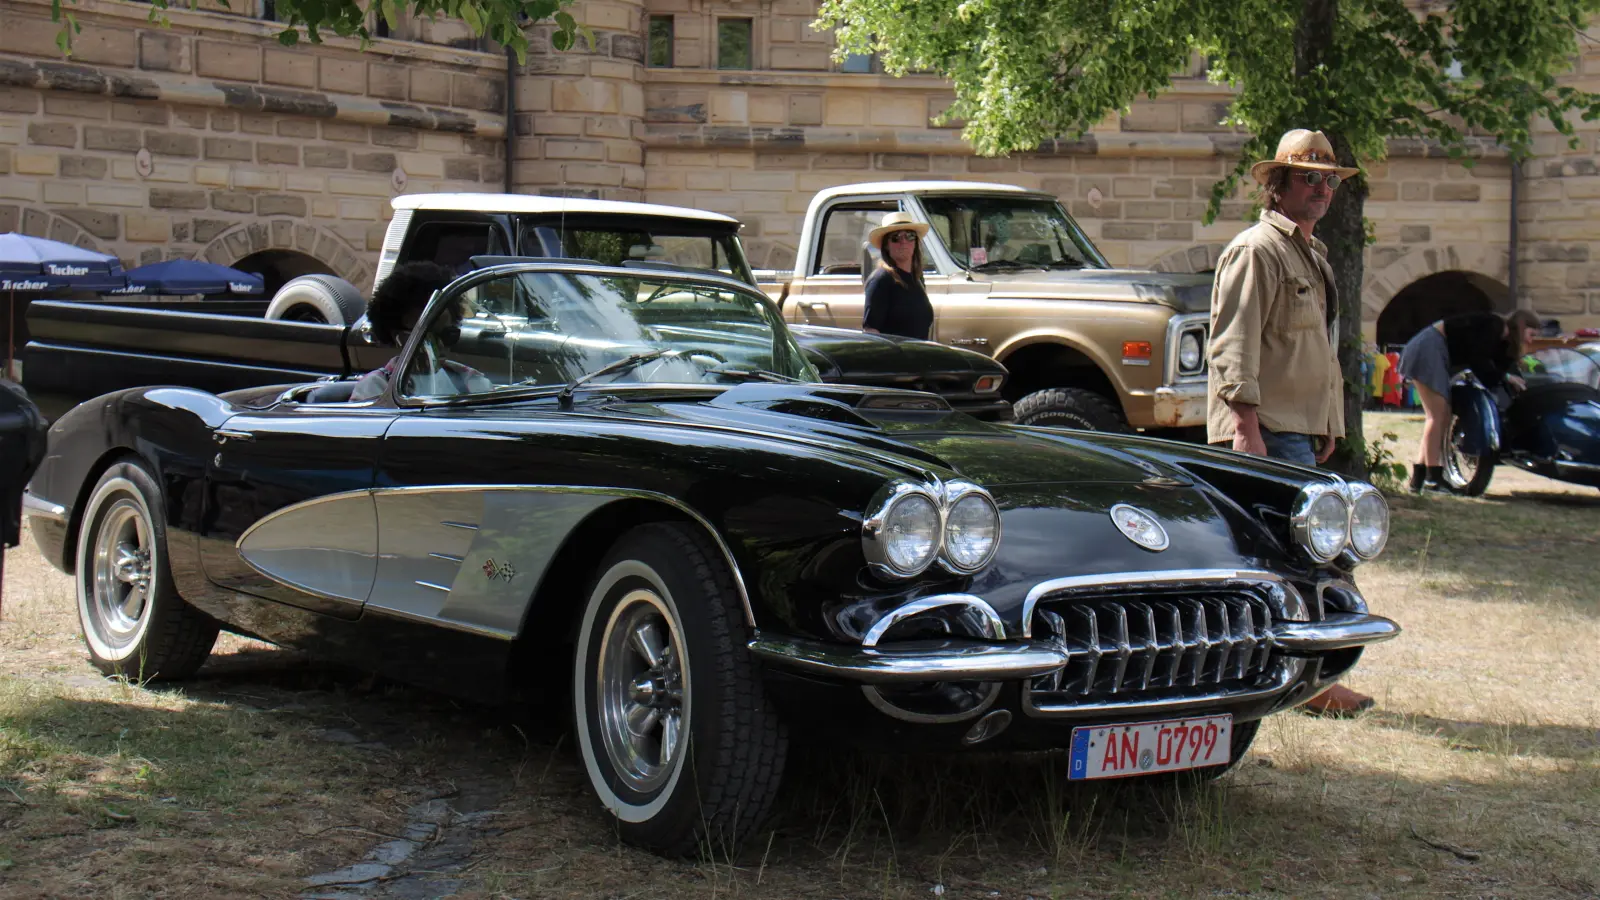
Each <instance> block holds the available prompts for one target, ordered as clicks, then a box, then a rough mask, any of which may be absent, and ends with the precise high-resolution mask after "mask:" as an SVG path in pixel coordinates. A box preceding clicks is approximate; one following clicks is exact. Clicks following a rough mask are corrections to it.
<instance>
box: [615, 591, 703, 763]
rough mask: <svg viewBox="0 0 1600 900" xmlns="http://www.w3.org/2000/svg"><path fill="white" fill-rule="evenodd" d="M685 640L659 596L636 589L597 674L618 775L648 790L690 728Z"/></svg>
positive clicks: (624, 603) (624, 604)
mask: <svg viewBox="0 0 1600 900" xmlns="http://www.w3.org/2000/svg"><path fill="white" fill-rule="evenodd" d="M682 660H683V638H682V636H681V634H680V631H679V628H678V623H677V622H676V621H675V620H674V618H673V616H672V613H671V611H670V609H669V608H668V606H667V605H666V603H665V602H664V601H663V600H662V599H661V597H659V596H658V595H657V594H656V593H655V592H654V591H651V590H647V589H640V590H633V591H629V592H628V593H627V594H626V595H625V596H624V597H623V598H622V600H621V601H619V602H618V603H617V607H616V609H615V610H613V611H612V613H611V618H610V620H609V621H608V622H607V623H606V630H605V634H604V636H603V637H602V638H601V642H600V666H599V671H598V672H597V673H596V674H597V681H598V685H597V687H598V691H597V695H598V698H599V701H600V703H599V717H600V723H599V724H600V733H601V737H602V739H603V741H604V743H605V747H606V755H607V757H609V759H610V760H611V767H612V770H613V771H615V772H616V773H617V775H619V776H621V778H622V779H623V781H624V782H626V784H627V786H628V787H629V788H631V789H632V790H635V791H638V792H640V793H647V792H649V791H652V790H655V789H656V788H658V787H660V786H661V785H662V784H663V783H664V782H665V781H666V779H667V777H668V776H669V775H670V774H671V773H672V770H673V768H674V764H675V763H676V762H677V759H678V757H679V755H681V754H682V752H683V749H684V745H685V737H686V735H685V734H684V728H685V727H686V726H687V725H688V716H687V710H686V709H685V705H684V693H685V691H686V690H687V689H688V680H687V678H686V676H685V672H684V667H683V663H682Z"/></svg>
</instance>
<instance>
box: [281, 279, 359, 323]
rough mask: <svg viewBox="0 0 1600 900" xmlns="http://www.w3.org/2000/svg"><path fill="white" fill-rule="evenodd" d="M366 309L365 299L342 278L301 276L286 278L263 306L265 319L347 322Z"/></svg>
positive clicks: (353, 286)
mask: <svg viewBox="0 0 1600 900" xmlns="http://www.w3.org/2000/svg"><path fill="white" fill-rule="evenodd" d="M366 311H367V301H366V298H364V297H362V296H361V291H359V290H358V289H357V288H356V286H355V285H353V284H351V283H350V282H348V281H345V280H344V279H343V278H340V277H338V276H337V275H301V276H300V277H299V278H293V279H290V280H289V281H288V282H287V283H286V284H284V286H283V287H282V288H280V289H279V290H278V293H277V294H275V295H274V296H273V298H272V302H271V303H269V304H268V305H267V313H266V318H268V319H284V320H288V321H293V322H325V323H327V324H329V325H348V324H350V323H351V322H354V321H355V320H356V319H359V318H361V314H362V313H364V312H366Z"/></svg>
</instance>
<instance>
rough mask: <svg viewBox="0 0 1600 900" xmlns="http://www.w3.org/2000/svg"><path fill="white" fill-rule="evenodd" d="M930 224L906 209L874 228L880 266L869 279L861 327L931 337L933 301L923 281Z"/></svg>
mask: <svg viewBox="0 0 1600 900" xmlns="http://www.w3.org/2000/svg"><path fill="white" fill-rule="evenodd" d="M927 233H928V226H927V225H924V224H923V223H921V222H915V221H912V219H911V214H910V213H906V212H892V213H889V214H888V215H886V216H884V217H883V224H882V225H879V226H878V227H877V228H874V229H872V231H871V232H870V233H868V235H867V243H869V244H871V245H872V246H874V247H876V248H877V249H878V256H879V260H878V268H877V271H875V272H873V273H872V277H871V278H868V279H867V304H866V310H865V312H864V314H863V316H862V321H861V329H862V330H863V331H868V332H871V333H873V334H896V335H900V336H902V337H908V338H916V339H917V340H919V341H925V340H927V339H928V333H929V332H930V331H932V329H933V304H932V303H929V302H928V292H927V290H926V289H925V288H924V287H923V283H922V239H923V237H924V236H926V235H927Z"/></svg>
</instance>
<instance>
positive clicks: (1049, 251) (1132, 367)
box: [766, 181, 1211, 431]
mask: <svg viewBox="0 0 1600 900" xmlns="http://www.w3.org/2000/svg"><path fill="white" fill-rule="evenodd" d="M896 210H903V211H906V212H909V213H911V214H912V215H913V216H915V217H916V219H917V220H918V221H922V222H927V223H928V224H929V225H931V226H932V228H933V230H932V231H931V232H930V234H929V239H928V240H927V242H926V245H925V247H924V256H925V258H926V259H925V263H926V265H927V270H926V282H927V288H928V295H929V299H931V300H932V301H933V307H934V313H935V321H934V333H933V335H932V337H933V338H934V339H935V340H938V341H940V342H943V343H946V344H950V345H953V346H956V347H965V348H967V349H971V350H977V351H980V352H983V353H987V354H989V355H990V356H992V357H993V358H994V359H996V360H998V361H999V362H1001V363H1002V364H1004V365H1005V367H1006V368H1007V369H1008V370H1010V373H1011V374H1010V377H1009V378H1008V379H1007V381H1006V388H1005V396H1006V399H1008V400H1010V401H1012V403H1013V404H1015V412H1016V417H1017V421H1018V422H1019V423H1022V424H1034V425H1062V426H1067V427H1072V428H1092V429H1098V430H1120V429H1126V428H1130V427H1131V428H1136V429H1142V430H1151V431H1155V430H1166V429H1178V428H1193V427H1195V426H1203V425H1204V424H1205V407H1206V337H1207V330H1208V328H1209V310H1210V302H1211V276H1210V275H1170V274H1164V273H1159V272H1150V271H1141V270H1129V269H1115V268H1112V267H1111V266H1110V265H1109V264H1108V263H1107V262H1106V260H1105V258H1104V257H1103V256H1101V255H1100V251H1099V250H1097V249H1096V248H1095V246H1094V244H1093V242H1091V241H1090V240H1089V238H1088V237H1087V236H1086V235H1085V234H1084V233H1083V231H1082V229H1080V228H1079V227H1078V224H1077V223H1076V222H1074V221H1073V219H1072V217H1071V216H1070V215H1068V214H1067V211H1066V210H1065V209H1063V208H1062V206H1061V204H1060V202H1059V201H1057V199H1056V198H1055V197H1054V196H1052V195H1050V194H1044V193H1038V192H1034V191H1029V190H1025V189H1023V188H1020V187H1012V186H1009V185H998V184H984V183H977V182H959V181H899V182H882V183H876V184H851V185H844V186H841V187H835V188H830V189H828V190H825V191H822V192H821V193H819V194H817V196H816V197H814V198H813V199H812V201H811V205H810V208H809V209H808V210H807V212H806V218H805V224H804V226H803V228H802V231H801V234H800V248H799V254H798V257H797V260H796V265H795V270H794V272H793V274H792V276H790V277H788V278H787V279H785V278H784V276H785V275H787V273H779V274H777V275H776V276H769V277H771V278H775V279H776V280H775V281H773V282H771V283H769V284H767V285H766V287H767V288H768V290H769V291H770V292H772V293H773V295H774V296H775V297H778V298H780V302H781V303H782V305H783V308H784V315H785V316H786V317H787V318H788V319H789V320H790V321H792V322H796V323H804V324H813V325H832V326H837V327H846V328H860V327H861V314H862V306H863V305H864V297H863V293H862V288H863V283H864V277H863V270H864V269H865V271H866V272H867V273H868V274H870V273H871V270H872V267H873V266H875V265H876V263H877V259H876V251H873V250H870V249H868V248H867V246H866V234H867V232H869V231H871V230H872V229H873V228H874V227H875V226H877V225H878V224H879V222H880V221H881V220H882V219H883V216H884V215H885V214H886V213H889V212H894V211H896Z"/></svg>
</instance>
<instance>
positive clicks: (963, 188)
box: [811, 181, 1043, 204]
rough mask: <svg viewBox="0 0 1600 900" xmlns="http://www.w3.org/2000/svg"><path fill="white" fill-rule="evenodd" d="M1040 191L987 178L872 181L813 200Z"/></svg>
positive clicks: (843, 187)
mask: <svg viewBox="0 0 1600 900" xmlns="http://www.w3.org/2000/svg"><path fill="white" fill-rule="evenodd" d="M908 193H915V194H945V193H963V194H973V193H986V194H1040V193H1043V192H1042V191H1031V190H1028V189H1027V188H1025V187H1018V186H1017V185H1014V184H992V183H990V182H987V181H871V182H867V183H865V184H841V185H839V186H838V187H831V188H826V189H824V190H823V191H821V192H819V193H818V194H817V195H816V197H814V198H812V201H811V202H812V203H813V204H815V203H820V202H822V201H825V200H831V199H833V198H834V197H838V196H840V195H852V194H908Z"/></svg>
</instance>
